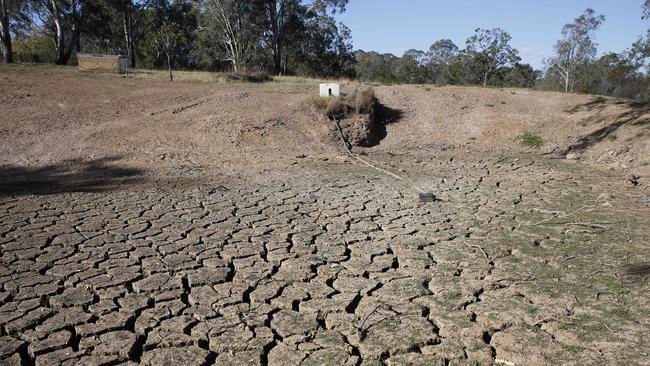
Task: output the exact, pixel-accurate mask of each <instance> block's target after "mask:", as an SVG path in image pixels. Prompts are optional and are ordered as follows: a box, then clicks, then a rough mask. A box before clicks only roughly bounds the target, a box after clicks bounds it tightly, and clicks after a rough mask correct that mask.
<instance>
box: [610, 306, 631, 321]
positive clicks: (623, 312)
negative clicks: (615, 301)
mask: <svg viewBox="0 0 650 366" xmlns="http://www.w3.org/2000/svg"><path fill="white" fill-rule="evenodd" d="M609 313H610V314H612V315H613V316H615V317H617V318H619V319H625V320H629V319H631V316H630V312H629V311H628V310H627V309H624V308H616V309H613V310H612V311H610V312H609Z"/></svg>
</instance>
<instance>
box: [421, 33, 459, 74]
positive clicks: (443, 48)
mask: <svg viewBox="0 0 650 366" xmlns="http://www.w3.org/2000/svg"><path fill="white" fill-rule="evenodd" d="M458 53H459V50H458V46H456V44H454V42H452V41H451V40H450V39H441V40H438V41H436V42H435V43H434V44H432V45H431V47H429V51H428V52H427V59H428V65H427V66H428V67H429V69H430V74H431V81H432V82H434V83H440V84H444V83H447V82H448V81H449V66H450V65H451V63H452V62H453V60H454V58H456V57H457V56H458Z"/></svg>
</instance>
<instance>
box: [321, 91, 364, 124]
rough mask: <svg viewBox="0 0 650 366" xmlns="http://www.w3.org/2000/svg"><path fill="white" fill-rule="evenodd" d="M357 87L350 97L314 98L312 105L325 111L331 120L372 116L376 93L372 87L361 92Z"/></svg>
mask: <svg viewBox="0 0 650 366" xmlns="http://www.w3.org/2000/svg"><path fill="white" fill-rule="evenodd" d="M359 88H360V87H357V89H355V90H354V91H353V92H352V93H351V94H350V95H342V96H339V97H335V98H328V97H320V96H312V103H313V104H314V106H316V108H318V109H320V110H321V111H323V113H324V114H325V116H326V117H327V118H329V119H337V120H341V119H345V118H348V117H351V116H353V115H355V114H357V115H360V114H365V115H372V114H373V109H374V104H375V102H376V98H375V91H374V89H372V88H371V87H367V88H364V89H363V90H359Z"/></svg>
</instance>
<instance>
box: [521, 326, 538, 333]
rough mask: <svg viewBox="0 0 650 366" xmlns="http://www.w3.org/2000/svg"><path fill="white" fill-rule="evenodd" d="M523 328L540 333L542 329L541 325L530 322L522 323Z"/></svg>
mask: <svg viewBox="0 0 650 366" xmlns="http://www.w3.org/2000/svg"><path fill="white" fill-rule="evenodd" d="M522 328H524V329H525V330H527V331H529V332H531V333H538V332H539V331H540V330H542V329H541V328H540V327H536V326H534V325H528V324H524V325H522Z"/></svg>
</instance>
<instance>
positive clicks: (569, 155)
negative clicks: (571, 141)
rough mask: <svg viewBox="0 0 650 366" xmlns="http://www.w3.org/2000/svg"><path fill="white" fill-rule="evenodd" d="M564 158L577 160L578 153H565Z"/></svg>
mask: <svg viewBox="0 0 650 366" xmlns="http://www.w3.org/2000/svg"><path fill="white" fill-rule="evenodd" d="M566 159H567V160H578V154H575V153H568V154H566Z"/></svg>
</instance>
